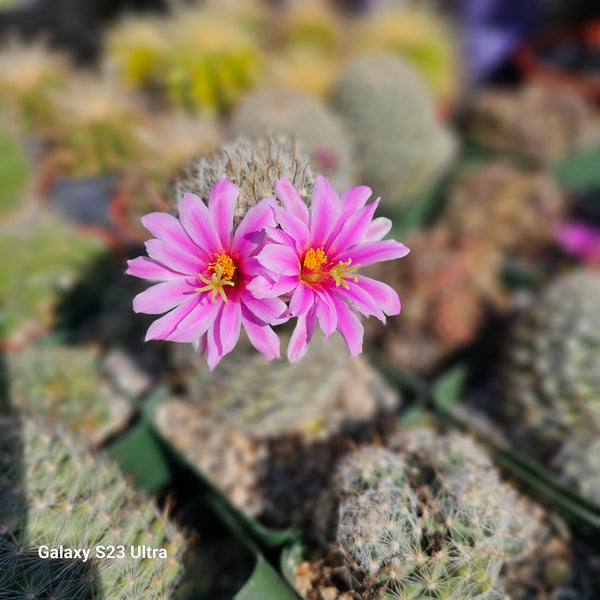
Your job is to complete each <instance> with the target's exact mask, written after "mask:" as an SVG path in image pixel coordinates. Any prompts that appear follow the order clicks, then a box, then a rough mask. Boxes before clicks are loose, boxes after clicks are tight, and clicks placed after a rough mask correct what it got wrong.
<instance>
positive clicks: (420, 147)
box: [334, 54, 454, 208]
mask: <svg viewBox="0 0 600 600" xmlns="http://www.w3.org/2000/svg"><path fill="white" fill-rule="evenodd" d="M334 103H335V105H336V107H337V109H338V110H339V112H340V113H341V115H342V116H343V117H344V119H345V122H346V125H347V126H348V128H349V130H350V132H351V134H352V135H353V142H354V150H355V155H356V159H357V161H358V163H359V167H360V170H361V176H362V181H363V182H364V183H366V184H367V185H369V186H371V187H372V188H373V192H374V193H375V195H376V196H379V195H381V197H382V202H383V203H384V205H385V206H388V207H394V206H397V207H400V208H406V206H407V205H408V204H409V202H410V200H412V199H413V198H414V196H415V195H417V194H418V193H419V192H420V191H421V190H423V189H424V187H425V186H426V185H427V184H431V183H432V181H433V180H435V178H436V177H437V176H438V175H439V174H440V173H441V172H442V171H443V169H444V168H445V167H446V166H447V164H448V163H449V161H450V158H451V157H452V154H453V152H454V141H453V138H452V137H451V136H450V134H449V132H448V131H447V130H446V129H444V128H443V127H442V126H440V125H438V124H437V123H436V122H435V119H434V110H433V104H432V99H431V97H430V96H429V94H428V92H427V89H426V88H425V86H424V84H423V83H422V81H421V80H420V78H419V76H418V75H417V73H416V72H415V71H414V70H413V69H412V67H410V65H408V64H406V63H405V62H403V61H402V60H401V59H400V58H397V57H395V56H392V55H388V54H368V55H364V56H359V57H358V58H356V59H354V60H353V61H352V62H351V63H350V64H349V65H348V66H347V67H346V69H345V70H344V71H343V73H342V75H341V76H340V79H339V81H338V82H337V84H336V85H335V88H334Z"/></svg>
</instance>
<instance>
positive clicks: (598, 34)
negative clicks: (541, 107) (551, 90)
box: [514, 20, 600, 103]
mask: <svg viewBox="0 0 600 600" xmlns="http://www.w3.org/2000/svg"><path fill="white" fill-rule="evenodd" d="M561 52H562V56H561ZM561 58H562V59H565V60H564V63H565V64H560V60H561ZM586 60H587V61H588V63H589V64H585V61H586ZM514 61H515V64H516V66H517V68H518V69H519V71H520V72H521V73H522V74H523V75H524V76H526V77H530V78H532V79H536V80H539V81H542V82H544V83H547V84H551V85H557V86H560V87H562V88H566V89H570V90H572V91H574V92H577V93H578V94H581V95H582V96H585V97H586V98H589V99H591V100H593V101H595V102H597V103H600V20H594V21H590V22H588V23H586V24H584V25H581V26H567V27H560V28H554V29H548V30H546V31H542V32H539V33H537V34H535V35H534V36H532V37H531V38H530V39H529V40H528V41H526V42H525V43H524V44H522V45H521V46H520V47H519V48H518V49H517V51H516V52H515V56H514ZM569 62H571V63H573V64H572V65H569V64H568V63H569ZM590 67H591V68H590ZM594 67H595V69H594Z"/></svg>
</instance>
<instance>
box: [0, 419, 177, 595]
mask: <svg viewBox="0 0 600 600" xmlns="http://www.w3.org/2000/svg"><path fill="white" fill-rule="evenodd" d="M20 429H22V431H20ZM0 444H1V445H0V466H1V468H0V598H2V599H5V598H6V599H7V600H8V598H11V599H12V598H54V599H56V600H83V599H85V600H100V599H102V600H117V599H118V600H124V599H129V598H130V599H133V598H136V599H140V600H150V599H152V600H166V599H167V598H169V597H170V594H171V592H172V590H173V589H174V586H175V584H176V583H177V580H178V578H179V574H180V571H181V564H180V562H181V553H182V551H183V536H182V534H181V533H179V532H178V531H177V530H176V529H175V527H174V526H173V525H172V524H171V523H169V521H168V520H167V518H166V515H165V514H163V513H161V512H159V511H158V509H157V508H155V507H154V506H153V505H152V504H150V503H149V502H148V501H147V500H146V499H145V498H144V497H143V496H142V495H141V494H140V493H138V492H135V491H134V490H133V489H132V488H131V487H130V485H129V484H128V483H127V481H126V480H125V479H124V478H123V476H122V475H121V474H120V472H119V471H118V469H117V467H116V466H115V465H113V464H112V463H110V462H106V461H104V460H101V459H98V458H94V457H93V456H92V455H90V454H89V453H87V452H86V451H84V450H83V449H82V447H81V446H79V445H78V444H77V443H76V442H75V441H73V440H72V439H71V438H69V437H68V436H67V435H65V434H64V432H59V431H54V430H46V429H44V428H43V427H42V426H41V425H39V424H37V423H36V422H33V421H24V422H23V424H22V426H21V425H20V424H19V422H18V420H17V419H16V418H15V417H0ZM43 546H47V547H49V548H53V549H58V548H59V547H60V546H62V547H63V548H65V549H66V548H83V549H89V550H90V551H91V554H90V557H89V560H88V561H86V562H83V561H82V560H72V561H71V560H68V559H62V560H61V559H52V558H44V557H42V556H40V555H39V554H38V552H39V550H43V549H42V547H43ZM99 546H104V547H105V548H106V547H107V546H115V547H119V546H123V547H124V549H123V558H112V559H110V558H105V559H101V557H99V556H98V555H97V553H96V552H97V549H98V548H99ZM141 546H150V547H151V548H158V549H160V548H164V549H165V550H166V553H167V557H166V558H165V557H161V556H160V554H158V555H157V556H156V557H151V558H141V559H140V558H135V557H134V556H132V554H131V548H134V550H135V551H136V552H137V549H138V548H139V547H141ZM115 553H116V554H118V553H119V550H115ZM116 554H115V555H116ZM161 554H162V553H161Z"/></svg>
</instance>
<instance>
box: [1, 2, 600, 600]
mask: <svg viewBox="0 0 600 600" xmlns="http://www.w3.org/2000/svg"><path fill="white" fill-rule="evenodd" d="M244 144H245V145H244ZM265 144H266V145H265ZM249 147H250V148H255V149H256V153H257V156H259V157H260V160H262V161H263V163H261V164H264V165H267V170H268V168H270V165H272V164H276V163H277V161H281V156H285V157H286V160H287V159H288V158H290V156H291V158H290V160H292V162H293V164H294V165H301V166H302V169H303V174H304V175H303V176H306V178H305V180H304V181H306V182H308V185H310V184H311V183H310V182H311V177H312V178H313V180H314V175H315V174H323V175H325V176H326V177H327V178H328V179H329V180H330V181H331V182H332V184H333V185H334V187H335V188H336V190H337V191H338V192H340V193H341V192H343V191H344V190H346V189H348V188H350V187H352V186H355V185H368V186H370V187H371V188H372V190H373V193H374V196H375V197H379V196H380V197H381V203H380V209H379V214H380V215H386V216H388V217H390V218H391V219H392V221H393V228H392V232H391V234H390V236H393V237H394V238H395V239H399V240H400V241H402V242H403V243H405V244H406V245H407V246H409V247H410V248H411V253H410V254H409V255H408V256H407V257H406V258H404V259H403V260H401V261H394V262H393V263H384V264H382V265H378V266H377V267H373V268H371V269H370V274H371V275H372V276H374V277H376V278H378V279H380V280H382V281H385V282H387V283H388V284H389V285H391V286H392V287H394V289H395V290H396V291H397V292H398V293H399V295H400V298H401V300H402V312H401V314H400V315H399V316H397V317H393V318H390V319H389V320H388V323H387V325H385V326H383V325H381V324H379V323H375V322H372V321H373V320H372V319H370V320H368V321H366V322H365V349H366V351H367V355H368V357H369V359H370V361H371V363H372V364H370V363H368V362H367V360H366V359H364V360H363V359H362V358H361V359H360V361H361V362H360V363H354V362H349V359H348V357H347V356H346V355H347V351H346V350H345V348H343V346H342V347H341V348H338V347H337V346H335V347H332V348H330V350H329V351H328V352H325V353H324V352H323V350H314V355H309V357H308V358H307V359H305V361H303V362H301V363H300V364H299V365H296V366H295V367H294V368H292V367H290V366H289V365H285V363H284V362H283V361H281V362H279V363H278V362H276V363H272V364H267V363H266V361H262V360H259V359H258V358H257V357H256V356H255V355H253V354H252V353H250V352H249V351H248V350H247V349H246V348H242V349H241V350H240V352H239V353H238V354H234V355H233V356H232V357H228V358H227V359H226V360H224V361H223V363H225V364H224V365H223V367H222V368H221V367H219V368H218V369H217V370H216V371H215V372H213V373H208V372H207V370H206V368H205V366H204V365H203V364H202V361H201V360H200V359H199V358H198V357H196V356H194V354H193V352H192V351H191V350H190V349H185V348H181V347H175V346H177V345H175V344H167V343H162V342H150V343H148V344H145V343H144V342H143V340H144V335H145V330H146V329H147V327H148V325H149V323H150V322H151V321H152V319H151V318H149V317H147V316H145V315H139V314H134V313H133V311H132V309H131V300H132V298H133V296H134V295H135V294H137V293H139V292H140V291H141V290H143V289H144V287H145V284H144V283H143V282H140V281H137V280H134V279H133V278H130V277H126V276H125V275H124V270H125V261H126V260H127V259H128V258H132V257H134V256H138V255H140V254H143V252H144V249H143V243H144V241H145V240H147V239H149V237H150V235H149V234H148V232H147V231H145V230H144V229H143V228H142V226H141V223H140V217H141V216H142V215H144V214H146V213H148V212H152V211H157V210H160V211H170V212H172V213H173V214H176V207H177V201H178V195H179V192H178V190H181V189H190V188H189V186H190V185H192V186H194V185H195V183H194V181H195V180H194V177H193V176H191V175H190V174H191V173H192V174H193V173H194V172H195V171H194V169H195V168H196V167H194V165H198V164H204V165H206V164H210V165H212V167H211V168H212V169H213V170H215V169H217V167H216V166H214V165H222V166H223V165H225V167H226V168H225V167H223V168H224V170H227V169H228V171H227V172H228V173H229V172H235V170H236V169H238V170H239V169H242V170H243V169H244V168H246V166H247V165H246V166H244V164H242V162H243V159H242V158H240V157H244V156H245V157H247V156H248V155H247V154H244V152H246V151H247V148H249ZM244 149H246V150H244ZM253 151H254V150H252V152H253ZM202 161H205V162H204V163H203V162H202ZM206 161H208V162H206ZM211 161H212V162H211ZM219 161H221V162H219ZM236 161H237V162H236ZM240 161H242V162H240ZM277 164H279V163H277ZM290 164H292V163H290ZM219 168H220V167H219ZM277 168H279V167H277ZM196 174H197V172H196ZM213 174H214V173H213ZM190 178H191V179H190ZM190 181H191V183H190ZM186 186H187V187H186ZM0 264H1V266H0V334H1V341H0V343H1V349H2V372H3V375H2V376H1V377H0V379H1V380H2V387H3V394H4V397H5V398H6V399H7V400H8V403H7V404H8V405H11V406H13V407H16V408H17V409H18V410H19V411H20V412H21V413H22V414H24V415H25V416H26V418H29V417H28V416H29V415H37V416H38V417H39V416H41V417H42V418H43V419H44V420H45V421H46V422H48V423H51V424H52V425H53V426H54V425H56V424H58V425H60V426H61V427H64V428H66V430H70V431H71V432H72V433H73V434H74V435H76V436H79V437H83V438H84V439H85V440H86V447H88V448H90V449H92V450H93V451H94V452H96V451H98V450H100V449H101V450H104V451H109V453H112V455H113V456H114V457H116V460H118V462H119V463H120V466H121V468H122V469H123V470H124V471H125V472H126V473H128V474H129V475H130V476H132V477H134V478H137V479H136V481H137V485H138V487H141V488H145V490H146V491H148V492H151V493H152V494H154V496H155V498H156V499H157V501H158V503H159V504H160V505H161V506H165V505H167V504H169V505H174V506H175V507H176V511H175V513H176V517H177V519H178V520H179V521H180V522H182V523H183V524H184V526H185V528H186V530H187V531H188V533H189V532H192V533H191V534H189V539H191V540H192V542H190V546H189V547H190V548H191V550H189V551H188V554H187V555H186V559H185V561H186V564H187V565H188V571H190V572H191V575H188V576H187V579H186V580H185V582H184V584H183V585H182V586H180V588H179V591H178V592H177V593H178V594H179V595H178V596H177V598H187V599H190V600H192V599H194V598H211V599H214V598H228V597H233V596H234V595H235V594H236V593H242V592H240V590H243V589H245V588H244V584H245V582H246V581H247V579H248V577H250V573H252V572H253V569H256V564H259V565H263V567H264V568H265V569H266V570H267V571H268V573H267V575H264V573H263V575H261V576H264V577H265V578H266V580H269V581H270V582H271V583H269V584H268V585H267V584H265V585H267V588H268V589H271V588H270V587H269V586H275V587H274V588H272V589H275V590H277V589H279V592H277V591H275V592H269V593H272V594H274V595H272V596H269V595H268V593H267V592H266V591H262V592H260V593H261V594H262V595H259V596H256V598H266V599H269V598H271V597H272V598H286V597H287V596H286V595H285V594H286V593H288V592H289V586H288V584H284V583H283V579H281V577H282V576H281V573H279V570H280V569H279V567H278V560H279V554H278V552H279V550H277V548H280V547H281V546H282V544H284V542H285V541H286V540H288V537H286V535H287V534H285V535H284V533H285V532H288V533H289V531H290V530H289V527H291V526H294V527H300V528H301V529H303V530H304V532H305V533H304V536H305V537H306V538H311V534H312V533H314V531H315V529H316V527H315V526H314V522H313V520H312V519H314V518H315V517H314V515H313V512H314V506H313V503H314V501H315V499H318V498H320V496H319V495H318V492H319V491H320V490H321V489H322V488H323V487H326V482H329V481H330V479H331V474H332V473H333V472H335V464H334V463H335V461H336V460H337V458H338V457H339V456H340V455H342V454H344V452H345V451H346V450H347V448H348V444H349V443H350V442H349V440H352V443H353V444H361V443H363V442H365V440H366V439H367V438H368V440H370V441H373V439H375V438H377V439H379V437H378V436H383V437H385V431H387V430H388V429H389V428H390V427H391V423H392V422H394V423H395V422H396V419H397V418H399V415H400V417H402V415H405V414H406V413H407V412H410V410H416V411H417V413H419V415H420V417H419V418H420V419H423V418H424V419H426V420H428V419H432V418H433V419H434V420H436V422H437V423H438V426H439V427H442V428H444V427H446V428H448V427H450V428H456V427H457V425H460V427H461V428H463V429H468V430H469V431H471V435H473V436H475V437H477V436H479V437H480V438H483V439H486V440H487V442H488V443H490V442H491V447H492V451H493V452H496V454H498V452H500V454H502V453H504V454H502V456H504V459H503V460H504V463H503V464H502V466H503V467H504V468H505V469H507V470H508V472H509V473H510V474H511V475H512V478H513V480H514V479H516V480H518V481H520V485H521V487H522V488H523V489H524V490H526V491H527V494H529V495H531V496H533V497H536V498H537V500H540V501H541V502H542V504H543V505H544V506H545V509H544V510H548V511H549V513H548V514H549V515H559V516H557V517H555V516H548V514H547V515H546V516H545V517H544V519H545V523H546V530H545V531H546V533H545V534H544V535H543V536H542V535H541V534H540V536H539V539H538V543H539V545H538V546H537V548H538V550H539V552H538V554H537V558H536V561H537V562H531V561H533V559H531V561H530V562H529V563H527V564H526V565H525V566H523V565H521V566H520V568H521V571H514V572H513V571H511V572H509V573H508V575H507V574H506V573H505V581H504V583H503V585H505V587H506V589H507V594H508V595H509V596H510V597H512V598H520V599H522V600H526V599H529V598H535V599H536V600H542V599H548V600H559V599H560V600H571V599H574V600H577V599H589V600H593V599H594V598H599V597H600V591H599V590H600V552H599V550H598V548H597V547H594V541H593V540H594V539H595V543H596V546H597V541H598V539H600V536H599V535H598V534H599V532H600V447H599V446H598V433H599V432H600V310H599V309H600V273H599V272H598V269H599V268H600V5H599V4H598V2H595V1H593V0H569V1H567V0H521V1H519V2H506V1H504V2H502V1H501V0H446V1H444V0H438V1H434V0H431V1H426V0H421V1H419V0H414V1H409V0H403V1H400V0H397V1H394V0H371V1H369V0H330V1H327V0H307V1H299V0H298V1H295V0H288V1H283V0H280V1H275V0H271V1H267V0H245V1H243V0H206V1H204V2H202V1H200V0H198V1H192V0H190V1H183V0H181V1H176V0H90V1H87V2H78V1H75V0H0ZM283 335H285V331H284V332H283ZM313 344H314V343H313ZM240 365H243V368H241V367H240ZM357 365H358V366H357ZM373 365H374V366H373ZM334 375H335V376H334ZM307 379H310V381H311V382H313V383H312V384H311V386H309V387H307V385H306V381H307ZM224 381H225V382H228V383H227V385H225V384H224V383H223V382H224ZM348 381H349V382H350V383H348ZM440 382H442V383H443V382H445V383H446V385H445V386H443V385H438V386H437V387H436V384H439V383H440ZM457 382H458V383H457ZM436 389H437V390H446V391H445V392H444V393H442V392H440V394H438V395H437V396H436V394H435V393H433V392H432V391H431V390H436ZM240 390H242V391H240ZM265 390H266V391H265ZM374 390H375V391H374ZM448 390H449V391H448ZM1 413H2V404H1V403H0V414H1ZM411 414H412V413H411ZM423 415H426V416H425V417H423ZM402 418H403V417H402ZM349 423H351V425H349ZM365 432H368V433H365ZM374 432H377V433H374ZM157 440H158V441H157ZM165 448H166V450H165ZM173 457H175V458H173ZM1 464H2V463H1V462H0V465H1ZM524 465H526V466H524ZM13 475H14V474H13ZM20 476H21V475H19V477H20ZM15 477H16V475H15ZM192 480H193V481H196V483H195V484H193V485H192V483H190V482H191V481H192ZM1 482H2V480H1V479H0V484H1ZM11 485H12V484H11ZM295 486H296V487H295ZM298 486H299V487H300V488H301V489H302V490H303V491H302V492H301V493H298V494H296V493H295V492H292V490H296V491H297V487H298ZM1 488H2V486H1V485H0V492H1V491H2V489H1ZM544 490H545V491H544ZM548 490H550V492H548ZM1 498H2V495H1V494H0V500H1ZM311 498H312V499H311ZM224 505H225V507H226V508H223V506H224ZM199 506H202V507H208V508H201V509H199V508H198V507H199ZM1 508H2V502H1V501H0V524H1V522H2V519H1V517H2V510H1ZM211 511H212V512H211ZM213 513H214V514H217V515H218V518H217V519H213V518H206V517H205V514H213ZM232 515H233V516H232ZM309 515H310V516H309ZM582 515H583V516H582ZM556 519H558V520H561V519H564V522H565V523H566V525H559V526H556V524H555V520H556ZM231 522H234V523H237V525H234V526H233V528H231V527H230V525H231ZM550 522H552V523H554V525H552V527H551V526H550V525H548V523H550ZM240 523H241V525H240ZM561 523H562V521H561ZM267 527H268V528H271V529H266V528H267ZM274 531H275V532H278V534H279V537H278V535H276V534H275V533H273V532H274ZM306 531H309V533H308V534H307V533H306ZM282 532H284V533H282ZM581 532H584V533H581ZM590 532H591V536H590ZM0 534H2V531H1V530H0ZM586 535H587V537H586ZM273 536H274V537H273ZM544 536H545V537H544ZM312 537H317V536H312ZM249 539H250V540H251V541H248V540H249ZM590 539H592V541H590ZM240 540H242V541H240ZM257 540H258V541H257ZM312 541H313V542H314V540H312ZM28 543H33V542H31V541H30V542H28ZM316 545H317V546H318V544H316ZM240 548H243V549H244V551H243V552H242V551H241V550H240ZM257 548H258V549H257ZM540 548H545V551H544V552H542V551H541V550H540ZM534 554H535V553H534ZM257 556H258V557H259V558H257ZM1 557H2V547H1V545H0V565H2V562H1ZM257 561H258V562H257ZM261 561H262V562H261ZM190 565H191V569H190V568H189V567H190ZM197 565H204V567H202V568H199V567H198V568H196V567H197ZM265 565H267V566H266V567H265ZM557 565H558V566H557ZM315 577H316V576H315ZM269 578H271V579H269ZM288 579H289V577H288ZM292 579H293V576H292ZM261 581H262V580H261ZM273 581H276V583H273ZM288 583H289V581H288ZM296 583H298V582H297V581H296ZM305 583H306V582H305ZM330 583H331V582H330ZM278 585H283V586H287V587H286V589H287V590H288V591H286V592H284V591H281V590H282V588H278V587H277V586H278ZM1 586H2V579H1V577H0V588H1ZM511 586H512V587H511ZM259 587H260V586H259ZM330 587H331V586H330ZM334 587H335V586H334ZM267 588H265V589H267ZM260 589H262V588H260ZM336 589H337V592H336V594H338V595H333V592H331V591H330V592H329V595H328V596H327V595H326V594H325V593H322V590H321V591H316V590H317V588H316V587H315V588H314V589H312V588H310V587H306V586H305V587H304V588H302V591H303V593H304V594H305V595H306V597H309V598H311V600H312V599H313V598H315V599H327V598H340V599H342V598H344V599H347V598H356V597H357V596H350V595H348V596H343V586H342V587H339V586H338V588H336ZM340 590H341V591H340ZM243 593H247V592H243ZM311 594H312V595H311ZM318 594H321V595H318ZM339 594H342V595H339ZM561 594H562V595H561ZM569 594H570V595H569ZM6 597H7V598H8V597H10V598H11V600H12V598H13V596H6ZM165 597H167V596H165ZM169 597H170V596H169ZM239 597H240V598H241V597H244V598H253V597H254V596H239ZM360 597H361V598H363V597H365V598H366V597H367V596H360ZM373 597H374V596H373ZM411 597H412V596H411ZM414 597H417V596H414ZM0 598H4V596H3V595H2V590H1V589H0ZM140 598H141V596H140Z"/></svg>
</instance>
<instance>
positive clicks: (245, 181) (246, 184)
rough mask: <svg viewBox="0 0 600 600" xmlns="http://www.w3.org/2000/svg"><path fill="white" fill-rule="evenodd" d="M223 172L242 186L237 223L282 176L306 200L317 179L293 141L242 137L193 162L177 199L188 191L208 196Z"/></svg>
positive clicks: (178, 187) (178, 185)
mask: <svg viewBox="0 0 600 600" xmlns="http://www.w3.org/2000/svg"><path fill="white" fill-rule="evenodd" d="M223 175H225V177H227V179H228V180H229V181H232V182H233V183H235V184H236V185H237V186H238V187H239V188H240V196H239V198H238V202H237V206H236V209H235V212H234V222H236V223H239V222H240V221H241V220H242V218H243V216H244V215H245V214H246V212H247V211H248V209H249V208H251V207H252V206H254V205H255V204H256V203H257V202H258V201H259V200H261V199H262V198H267V197H271V196H273V195H274V193H275V192H274V190H273V185H274V184H275V182H276V181H278V180H279V179H280V178H281V177H286V178H287V179H289V180H290V181H291V182H292V184H293V186H294V188H295V189H296V190H297V191H298V193H299V194H300V196H301V197H302V199H303V200H305V201H306V202H308V201H309V199H310V194H311V191H312V186H313V183H314V180H315V175H314V174H313V172H312V170H311V168H310V165H309V161H308V158H307V157H306V156H305V155H304V154H302V153H300V152H298V151H297V150H296V146H295V144H294V143H293V142H281V143H280V142H277V141H275V140H274V139H272V138H269V139H262V140H258V141H255V142H251V141H249V140H246V139H243V138H239V139H238V140H237V141H235V142H233V143H229V144H224V145H222V146H220V147H219V149H218V150H217V151H215V152H214V153H213V154H212V155H210V156H207V157H204V158H200V159H198V160H196V161H192V162H190V163H189V164H188V165H187V166H186V167H185V168H184V169H183V171H182V173H181V175H180V176H179V177H178V178H177V180H176V182H175V189H174V193H173V200H174V202H175V203H177V202H179V199H180V198H181V197H182V196H183V194H185V193H186V192H191V193H192V194H196V195H197V196H200V198H203V199H206V198H208V196H209V193H210V190H211V188H212V187H213V185H215V183H216V182H217V181H218V180H219V179H220V178H221V177H222V176H223Z"/></svg>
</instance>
